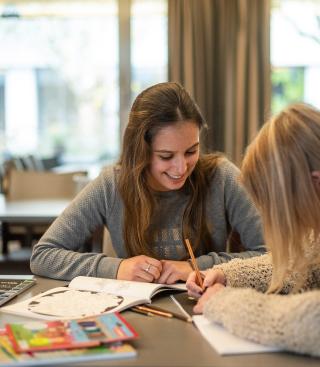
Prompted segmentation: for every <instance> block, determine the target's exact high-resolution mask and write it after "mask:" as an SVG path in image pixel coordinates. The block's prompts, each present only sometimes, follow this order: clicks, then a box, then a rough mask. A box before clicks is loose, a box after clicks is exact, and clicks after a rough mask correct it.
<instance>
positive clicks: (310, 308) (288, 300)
mask: <svg viewBox="0 0 320 367" xmlns="http://www.w3.org/2000/svg"><path fill="white" fill-rule="evenodd" d="M204 315H205V316H206V317H207V318H208V319H209V320H211V321H214V322H217V323H219V324H221V325H222V326H224V327H225V328H226V329H228V330H229V331H230V332H232V333H233V334H235V335H238V336H240V337H242V338H245V339H249V340H252V341H255V342H257V343H260V344H265V345H272V346H277V347H280V348H281V349H284V350H289V351H293V352H297V353H303V354H310V355H313V356H320V328H319V327H317V325H320V291H318V290H317V291H308V292H305V293H302V294H295V295H285V296H283V295H266V294H262V293H259V292H257V291H255V290H253V289H236V288H230V287H226V288H225V289H223V290H221V291H219V292H218V293H216V294H215V295H214V296H213V297H211V298H210V299H209V300H208V302H207V303H206V305H205V307H204Z"/></svg>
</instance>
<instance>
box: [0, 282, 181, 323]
mask: <svg viewBox="0 0 320 367" xmlns="http://www.w3.org/2000/svg"><path fill="white" fill-rule="evenodd" d="M165 290H180V291H184V290H186V286H185V284H173V285H167V284H156V283H143V282H133V281H126V280H116V279H103V278H94V277H83V276H79V277H76V278H74V279H73V280H72V281H71V282H70V284H69V286H68V287H58V288H53V289H50V290H48V291H46V292H44V293H41V294H38V295H37V296H35V297H32V298H30V299H28V300H26V301H22V302H19V303H15V304H12V305H9V306H6V307H3V308H1V310H0V311H1V312H5V313H12V314H17V315H23V316H27V317H32V318H40V319H52V320H54V319H60V320H65V319H73V318H82V317H87V316H93V315H100V314H103V313H108V312H116V311H118V312H119V311H122V310H124V309H126V308H129V307H132V306H134V305H138V304H143V303H151V298H152V297H153V296H154V295H155V294H157V293H159V292H163V291H165Z"/></svg>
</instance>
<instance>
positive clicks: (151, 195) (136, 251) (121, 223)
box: [31, 83, 264, 283]
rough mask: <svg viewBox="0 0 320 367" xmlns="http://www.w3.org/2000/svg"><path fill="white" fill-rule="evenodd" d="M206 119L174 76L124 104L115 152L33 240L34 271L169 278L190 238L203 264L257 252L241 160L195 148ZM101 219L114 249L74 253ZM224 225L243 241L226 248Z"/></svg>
mask: <svg viewBox="0 0 320 367" xmlns="http://www.w3.org/2000/svg"><path fill="white" fill-rule="evenodd" d="M204 127H205V121H204V119H203V117H202V115H201V113H200V110H199V108H198V106H197V105H196V103H195V102H194V101H193V100H192V98H191V97H190V95H189V94H188V93H187V91H186V90H185V89H184V88H183V87H182V86H181V85H179V84H177V83H160V84H156V85H154V86H152V87H150V88H148V89H146V90H145V91H143V92H142V93H140V95H138V97H137V98H136V100H135V102H134V103H133V106H132V109H131V111H130V116H129V122H128V125H127V127H126V130H125V133H124V137H123V144H122V154H121V156H120V160H119V162H118V163H117V164H115V165H112V166H109V167H107V168H106V169H105V170H103V171H102V173H101V174H100V175H99V177H98V178H97V179H96V180H94V181H93V182H92V183H90V184H89V185H87V186H86V187H85V188H84V189H83V190H82V191H81V192H80V194H79V195H78V196H77V197H76V198H75V199H74V200H73V202H72V203H71V204H70V206H69V207H68V208H67V209H66V210H65V211H64V212H63V213H62V215H61V216H60V217H59V218H57V220H56V221H55V222H54V223H53V224H52V225H51V227H50V228H49V229H48V231H47V232H46V233H45V234H44V236H43V237H42V238H41V239H40V241H39V243H38V244H36V245H35V246H34V248H33V253H32V257H31V269H32V271H33V272H34V273H35V274H38V275H42V276H47V277H52V278H57V279H72V278H73V277H75V276H77V275H86V276H96V277H102V278H118V279H127V280H137V281H145V282H155V281H156V282H160V283H174V282H176V281H178V280H186V279H187V276H188V275H189V273H190V272H191V271H192V269H191V267H190V265H189V263H188V261H187V258H188V256H187V252H186V249H185V246H184V239H185V238H186V237H188V238H190V239H191V240H192V244H193V245H194V250H195V252H196V254H197V257H198V262H199V266H200V268H202V269H206V268H208V267H211V266H213V265H214V264H219V263H221V262H226V261H228V260H229V259H231V258H233V257H249V256H254V255H260V254H261V253H262V252H264V246H263V238H262V237H263V236H262V230H261V223H260V217H259V215H258V214H257V211H256V209H255V207H254V206H253V204H252V202H251V201H250V200H249V199H248V196H247V194H246V192H245V190H244V189H243V187H242V185H240V184H239V182H238V174H239V172H238V169H237V168H236V167H235V166H234V165H233V164H231V163H230V162H229V161H228V160H227V159H225V158H223V157H222V156H219V155H218V154H210V155H202V154H200V139H199V135H200V130H202V129H203V128H204ZM101 226H105V227H106V228H107V229H108V231H109V233H110V236H111V240H112V245H113V248H114V250H115V253H116V257H110V256H107V254H104V253H90V252H86V253H81V252H80V250H81V248H82V247H83V245H84V243H85V242H86V241H87V240H88V238H90V236H91V235H92V233H93V232H94V231H95V230H96V229H97V228H98V227H101ZM231 231H236V232H237V233H238V234H239V235H240V238H241V242H242V243H243V244H244V245H245V249H246V251H244V252H241V253H227V252H226V248H227V242H228V237H229V234H230V233H231Z"/></svg>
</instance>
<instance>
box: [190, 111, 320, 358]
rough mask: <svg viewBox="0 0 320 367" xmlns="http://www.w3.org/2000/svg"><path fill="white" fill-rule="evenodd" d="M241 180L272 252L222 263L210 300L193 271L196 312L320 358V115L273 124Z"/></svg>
mask: <svg viewBox="0 0 320 367" xmlns="http://www.w3.org/2000/svg"><path fill="white" fill-rule="evenodd" d="M241 178H242V183H243V184H244V186H245V187H246V189H247V190H248V192H249V194H250V195H251V197H252V199H253V201H254V202H255V204H256V206H257V208H258V209H259V210H260V213H261V218H262V224H263V228H264V238H265V243H266V245H267V249H268V250H269V254H266V255H263V256H260V257H257V258H252V259H247V260H233V261H231V262H229V263H228V264H223V265H218V266H215V267H214V268H213V269H211V270H209V271H207V272H206V275H205V279H204V286H205V287H207V290H206V291H205V292H204V294H203V295H202V290H201V289H200V287H199V286H198V285H197V284H196V283H195V275H194V274H193V273H192V274H191V275H190V276H189V279H188V282H187V287H188V289H189V294H190V295H192V296H194V297H199V296H201V297H200V299H199V301H198V304H197V305H196V306H195V308H194V310H195V312H197V313H202V312H203V313H204V315H205V316H206V317H207V318H209V319H210V320H213V321H216V322H218V323H220V324H222V325H223V326H225V327H226V328H227V329H229V330H230V331H231V332H233V333H235V334H237V335H239V336H242V337H244V338H248V339H251V340H253V341H256V342H259V343H262V344H269V345H275V346H279V347H281V348H284V349H287V350H291V351H295V352H299V353H307V354H311V355H315V356H320V329H319V327H317V326H316V325H319V322H320V290H319V288H320V112H319V111H318V110H316V109H315V108H313V107H311V106H308V105H305V104H295V105H292V106H290V107H288V108H287V109H285V110H284V111H283V112H281V113H280V114H279V115H278V116H276V117H274V118H272V119H271V120H270V121H269V122H267V123H266V124H265V125H264V126H263V128H262V129H261V131H260V132H259V134H258V136H257V137H256V138H255V140H254V141H253V142H252V144H251V145H250V146H249V148H248V150H247V152H246V155H245V157H244V160H243V164H242V171H241ZM244 288H245V289H244ZM250 288H254V289H250ZM284 294H286V296H284Z"/></svg>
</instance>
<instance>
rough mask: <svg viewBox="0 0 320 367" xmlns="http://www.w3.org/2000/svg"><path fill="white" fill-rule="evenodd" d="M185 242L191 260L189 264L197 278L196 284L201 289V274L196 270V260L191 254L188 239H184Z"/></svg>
mask: <svg viewBox="0 0 320 367" xmlns="http://www.w3.org/2000/svg"><path fill="white" fill-rule="evenodd" d="M185 241H186V245H187V249H188V252H189V255H190V258H191V264H192V266H193V269H194V271H195V272H196V277H197V280H198V284H199V285H200V287H201V288H202V289H203V281H202V277H201V274H200V271H199V268H198V265H197V262H196V259H195V257H194V254H193V251H192V247H191V244H190V241H189V240H188V238H186V240H185Z"/></svg>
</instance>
